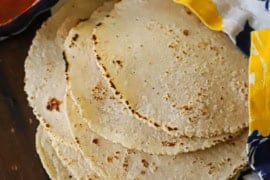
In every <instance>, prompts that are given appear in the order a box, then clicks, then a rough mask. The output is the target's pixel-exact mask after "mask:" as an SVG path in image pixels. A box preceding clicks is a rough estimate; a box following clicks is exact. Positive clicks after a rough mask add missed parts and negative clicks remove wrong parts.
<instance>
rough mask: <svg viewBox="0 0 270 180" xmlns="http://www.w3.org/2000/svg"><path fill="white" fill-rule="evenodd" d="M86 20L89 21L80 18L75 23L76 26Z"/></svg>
mask: <svg viewBox="0 0 270 180" xmlns="http://www.w3.org/2000/svg"><path fill="white" fill-rule="evenodd" d="M88 19H89V18H80V19H79V20H78V21H77V23H76V25H78V24H79V23H81V22H84V21H87V20H88Z"/></svg>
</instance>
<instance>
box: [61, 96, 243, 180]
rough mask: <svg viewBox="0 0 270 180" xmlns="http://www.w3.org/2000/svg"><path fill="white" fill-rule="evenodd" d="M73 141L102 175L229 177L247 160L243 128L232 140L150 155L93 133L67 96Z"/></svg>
mask: <svg viewBox="0 0 270 180" xmlns="http://www.w3.org/2000/svg"><path fill="white" fill-rule="evenodd" d="M66 102H67V108H68V111H67V112H68V115H69V120H70V123H71V127H72V131H73V134H74V136H75V138H76V141H77V143H78V145H79V147H80V149H81V150H82V152H83V153H84V156H85V158H88V159H89V161H91V162H92V168H93V170H94V171H96V172H100V175H101V177H102V178H104V179H171V180H174V179H175V180H176V179H209V180H211V179H213V180H215V179H224V180H225V179H229V178H231V177H233V176H234V175H236V174H237V173H238V172H239V171H241V170H242V169H243V168H244V167H245V166H246V164H247V157H246V152H245V146H246V137H247V131H246V132H245V133H243V134H242V135H241V136H239V137H237V138H235V139H234V140H232V141H228V142H226V143H221V144H219V145H216V146H214V147H212V148H209V149H207V150H203V151H196V152H193V153H182V154H178V155H174V156H169V155H153V154H148V153H143V152H140V151H137V150H133V149H128V148H124V147H123V146H121V145H120V144H115V143H112V142H111V141H108V140H105V139H104V138H102V137H101V136H99V135H97V134H95V133H94V132H93V131H92V130H91V129H90V128H89V127H88V124H87V123H86V122H85V121H84V120H83V119H82V118H80V114H79V109H78V106H77V105H76V104H75V103H73V102H72V98H70V97H69V96H67V100H66Z"/></svg>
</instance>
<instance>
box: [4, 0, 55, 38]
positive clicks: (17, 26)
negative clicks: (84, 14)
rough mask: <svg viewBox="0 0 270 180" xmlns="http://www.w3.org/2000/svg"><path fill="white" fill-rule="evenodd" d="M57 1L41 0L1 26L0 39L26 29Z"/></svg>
mask: <svg viewBox="0 0 270 180" xmlns="http://www.w3.org/2000/svg"><path fill="white" fill-rule="evenodd" d="M57 2H58V0H40V1H39V2H37V3H36V4H35V5H34V6H33V7H31V8H30V9H29V10H28V11H26V12H24V13H23V14H21V15H19V16H17V17H16V18H14V19H13V20H12V21H11V22H10V23H8V24H5V25H3V26H0V40H3V39H5V38H8V37H9V36H12V35H16V34H19V33H20V32H22V31H24V30H25V29H26V28H27V27H28V26H29V25H30V24H31V22H32V21H33V20H34V19H35V18H36V17H37V16H38V15H40V14H42V13H44V12H46V11H48V10H50V8H51V7H52V6H53V5H55V4H56V3H57Z"/></svg>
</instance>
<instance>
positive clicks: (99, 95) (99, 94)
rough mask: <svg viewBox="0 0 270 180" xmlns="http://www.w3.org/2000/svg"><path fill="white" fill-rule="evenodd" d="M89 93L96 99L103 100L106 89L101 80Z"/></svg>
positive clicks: (105, 95)
mask: <svg viewBox="0 0 270 180" xmlns="http://www.w3.org/2000/svg"><path fill="white" fill-rule="evenodd" d="M91 94H92V97H93V98H94V99H95V100H96V101H103V100H104V99H106V97H107V90H106V89H105V88H104V86H103V85H102V84H101V82H98V83H97V84H96V85H95V87H94V88H93V89H92V92H91Z"/></svg>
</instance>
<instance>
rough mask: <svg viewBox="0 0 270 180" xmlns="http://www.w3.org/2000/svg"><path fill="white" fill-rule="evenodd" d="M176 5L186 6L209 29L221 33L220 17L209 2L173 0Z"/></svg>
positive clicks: (205, 0) (213, 4)
mask: <svg viewBox="0 0 270 180" xmlns="http://www.w3.org/2000/svg"><path fill="white" fill-rule="evenodd" d="M174 1H175V2H176V3H180V4H183V5H185V6H187V7H188V8H189V9H190V10H191V11H192V12H193V13H194V14H196V15H197V16H198V17H199V18H200V19H201V21H202V22H203V23H204V24H205V25H206V26H207V27H208V28H210V29H212V30H215V31H222V29H223V22H222V17H221V16H220V15H219V13H218V9H217V6H216V4H215V3H213V2H212V1H211V0H203V1H202V0H174Z"/></svg>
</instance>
